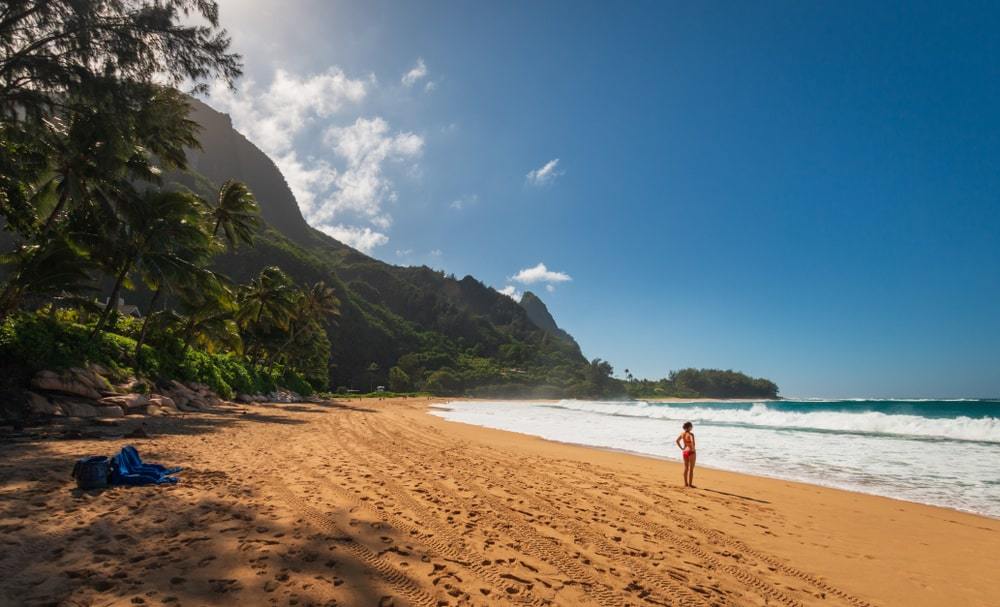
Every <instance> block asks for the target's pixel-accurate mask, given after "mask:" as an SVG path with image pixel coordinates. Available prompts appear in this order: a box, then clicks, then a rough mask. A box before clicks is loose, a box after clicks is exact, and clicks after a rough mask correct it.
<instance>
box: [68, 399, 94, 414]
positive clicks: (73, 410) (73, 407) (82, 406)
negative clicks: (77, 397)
mask: <svg viewBox="0 0 1000 607" xmlns="http://www.w3.org/2000/svg"><path fill="white" fill-rule="evenodd" d="M59 406H60V407H61V408H62V410H63V411H65V412H66V415H68V416H70V417H97V407H94V406H93V405H88V404H87V403H81V402H77V401H65V402H61V403H59Z"/></svg>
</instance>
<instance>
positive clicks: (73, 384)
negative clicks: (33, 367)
mask: <svg viewBox="0 0 1000 607" xmlns="http://www.w3.org/2000/svg"><path fill="white" fill-rule="evenodd" d="M31 386H32V387H33V388H37V389H38V390H45V391H48V392H62V393H63V394H72V395H74V396H82V397H84V398H89V399H91V400H98V399H99V398H101V394H100V393H99V392H98V391H97V390H95V389H94V388H93V387H92V386H90V385H89V384H87V383H84V382H82V381H79V380H77V379H74V378H73V376H72V375H68V374H64V375H59V374H57V373H55V372H54V371H39V372H38V373H36V374H35V377H34V378H32V380H31Z"/></svg>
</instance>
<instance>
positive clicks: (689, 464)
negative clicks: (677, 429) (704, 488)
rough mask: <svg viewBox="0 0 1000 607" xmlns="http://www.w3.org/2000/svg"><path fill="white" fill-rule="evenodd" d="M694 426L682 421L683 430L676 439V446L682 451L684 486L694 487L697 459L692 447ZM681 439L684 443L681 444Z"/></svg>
mask: <svg viewBox="0 0 1000 607" xmlns="http://www.w3.org/2000/svg"><path fill="white" fill-rule="evenodd" d="M693 428H694V424H692V423H691V422H685V423H684V432H681V434H680V436H678V437H677V440H676V441H674V442H675V443H677V448H678V449H680V450H681V451H682V452H683V453H684V486H685V487H694V462H695V460H696V459H698V455H697V453H696V452H695V449H694V432H692V431H691V430H692V429H693ZM681 441H684V444H683V445H681Z"/></svg>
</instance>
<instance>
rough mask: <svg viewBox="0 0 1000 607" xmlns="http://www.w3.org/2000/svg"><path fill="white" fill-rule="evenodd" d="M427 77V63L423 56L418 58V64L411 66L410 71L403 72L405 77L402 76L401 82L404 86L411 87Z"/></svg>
mask: <svg viewBox="0 0 1000 607" xmlns="http://www.w3.org/2000/svg"><path fill="white" fill-rule="evenodd" d="M426 77H427V64H426V63H424V60H423V58H418V59H417V63H416V65H414V66H413V67H412V68H410V71H408V72H406V73H405V74H403V77H402V78H400V82H402V83H403V86H406V87H410V86H413V85H414V84H416V83H417V82H418V81H419V80H421V79H422V78H426Z"/></svg>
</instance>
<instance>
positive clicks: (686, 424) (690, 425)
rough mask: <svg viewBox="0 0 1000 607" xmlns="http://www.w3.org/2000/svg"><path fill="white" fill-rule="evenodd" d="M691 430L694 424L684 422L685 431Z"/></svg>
mask: <svg viewBox="0 0 1000 607" xmlns="http://www.w3.org/2000/svg"><path fill="white" fill-rule="evenodd" d="M691 428H694V424H692V423H691V422H684V429H685V430H690V429H691Z"/></svg>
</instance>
